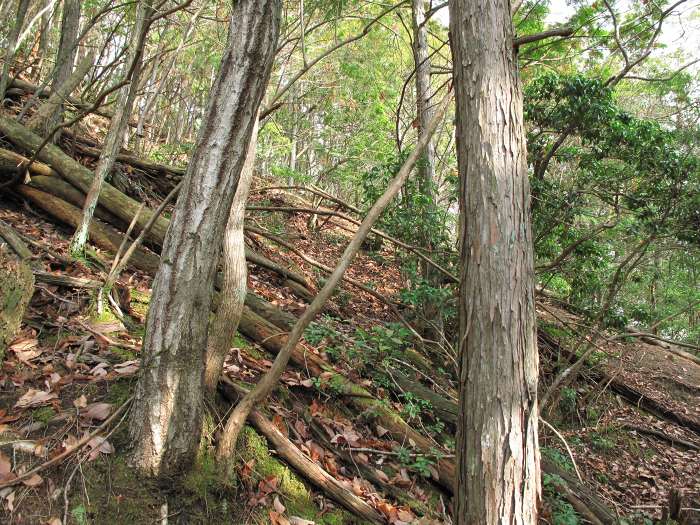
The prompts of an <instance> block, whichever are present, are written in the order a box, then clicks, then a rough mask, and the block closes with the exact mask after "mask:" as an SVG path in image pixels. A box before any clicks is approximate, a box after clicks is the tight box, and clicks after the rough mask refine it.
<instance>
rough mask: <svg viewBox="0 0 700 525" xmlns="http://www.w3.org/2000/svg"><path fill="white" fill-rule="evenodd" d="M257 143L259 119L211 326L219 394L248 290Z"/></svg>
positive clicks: (211, 385)
mask: <svg viewBox="0 0 700 525" xmlns="http://www.w3.org/2000/svg"><path fill="white" fill-rule="evenodd" d="M257 143H258V123H257V119H256V121H255V123H254V125H253V133H252V135H251V136H250V142H249V144H248V152H247V153H246V159H245V163H244V164H243V169H242V170H241V178H240V180H239V181H238V188H237V189H236V194H235V195H234V197H233V203H232V204H231V212H230V213H229V216H228V223H227V224H226V231H225V232H224V244H223V250H222V255H223V256H222V263H223V264H222V272H221V273H222V286H221V302H220V303H219V307H218V308H217V310H216V316H215V317H214V319H213V321H212V322H211V325H210V327H209V345H208V348H207V361H206V365H205V370H204V385H205V388H206V389H207V392H208V393H210V394H212V393H214V392H215V391H216V385H217V384H218V382H219V377H220V376H221V371H222V370H223V367H224V360H225V359H226V354H227V353H228V351H229V349H230V348H231V341H232V340H233V336H234V335H236V331H237V330H238V322H239V321H240V319H241V313H242V312H243V303H244V302H245V297H246V292H247V289H248V286H247V284H248V283H247V280H248V267H247V265H246V262H245V239H244V237H243V221H244V219H245V204H246V201H247V200H248V192H249V191H250V185H251V183H252V182H253V167H254V164H255V147H256V145H257Z"/></svg>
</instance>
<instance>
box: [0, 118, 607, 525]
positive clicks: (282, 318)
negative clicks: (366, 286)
mask: <svg viewBox="0 0 700 525" xmlns="http://www.w3.org/2000/svg"><path fill="white" fill-rule="evenodd" d="M0 136H4V138H5V140H6V141H9V142H11V143H12V144H14V146H15V148H16V149H17V150H19V151H21V152H22V153H24V154H25V155H26V157H23V156H22V155H19V154H18V153H15V152H12V151H8V150H0V159H4V160H2V161H0V169H1V168H2V166H7V165H8V164H9V165H12V163H14V166H16V167H17V166H19V167H20V168H22V167H24V168H25V170H26V168H27V160H28V159H27V157H31V156H33V155H35V154H36V150H37V148H38V147H39V146H40V145H41V143H42V142H43V140H42V138H41V137H39V136H38V135H36V134H34V133H32V132H31V131H29V130H28V129H27V128H25V127H24V126H22V125H21V124H19V123H17V122H15V121H14V120H12V119H10V118H8V117H7V116H4V115H0ZM36 157H37V162H33V163H32V164H31V165H30V166H28V172H29V175H30V176H29V177H28V178H24V177H22V178H21V180H20V181H17V182H16V184H14V185H13V186H12V188H11V189H12V191H14V192H15V193H16V194H17V195H19V196H22V197H24V198H26V199H27V200H28V201H30V202H31V203H32V204H33V205H35V206H37V207H39V208H41V209H43V210H44V211H45V212H47V213H48V214H50V215H52V216H53V217H55V218H56V219H58V220H59V221H61V222H64V223H66V224H69V225H71V226H76V225H77V224H78V221H79V220H80V214H81V206H82V203H83V200H84V196H85V193H86V192H87V191H88V189H89V187H90V185H91V183H92V178H93V173H92V171H90V170H89V169H88V168H86V167H84V166H82V165H81V164H79V163H78V162H77V161H75V160H74V159H73V158H71V157H70V156H69V155H67V154H66V153H64V152H63V151H62V150H61V149H60V148H58V147H56V146H54V145H51V144H47V145H45V146H44V147H43V148H42V149H41V151H39V153H38V154H36ZM22 181H27V182H26V183H23V182H22ZM139 208H140V203H139V202H137V201H135V200H134V199H132V198H130V197H128V196H127V195H125V194H124V193H122V192H120V191H119V190H117V189H116V188H114V187H113V186H111V185H109V184H105V185H104V186H103V190H102V192H101V194H100V198H99V205H98V208H97V212H96V217H97V218H98V219H99V221H98V220H95V221H93V223H92V225H91V228H90V238H91V240H92V242H93V243H95V244H96V245H97V246H99V247H101V248H103V249H105V250H108V251H111V252H113V253H114V252H116V250H117V249H118V247H119V246H120V244H121V241H122V233H121V231H124V230H125V228H126V227H127V225H128V224H129V223H130V222H131V221H132V219H133V218H134V216H136V214H137V210H138V209H139ZM151 214H152V212H151V211H148V210H144V211H142V212H141V213H140V215H139V217H138V219H137V228H142V227H143V226H144V225H145V224H146V223H147V222H148V221H149V219H150V217H151ZM168 222H169V221H168V219H167V218H164V217H160V218H158V219H157V220H156V221H155V224H154V225H153V227H152V228H151V230H150V232H149V233H148V235H147V240H148V243H149V248H150V249H146V248H144V249H139V250H138V251H137V252H138V253H136V254H134V256H133V257H132V258H131V260H130V264H131V266H132V267H135V268H137V269H139V270H142V271H144V272H148V273H153V272H155V271H156V269H157V267H158V262H159V258H158V255H157V251H158V250H159V249H160V247H161V246H162V243H163V240H164V237H165V232H166V230H167V227H168ZM246 258H247V259H248V261H249V262H251V263H253V264H257V265H261V266H263V267H265V268H267V269H270V270H272V271H275V272H277V273H280V274H281V275H283V276H284V277H285V278H287V279H290V280H292V281H293V282H296V283H297V284H299V285H301V286H304V287H305V288H307V289H311V288H312V286H311V285H310V284H309V283H308V282H307V281H306V279H305V278H304V277H303V276H301V275H299V274H298V273H295V272H293V271H290V270H288V269H286V268H284V267H282V266H280V265H278V264H276V263H274V262H273V261H270V260H269V259H267V258H265V257H263V256H260V255H259V254H256V253H254V252H252V251H248V252H247V253H246ZM36 277H37V279H42V275H41V273H40V272H38V273H37V274H36ZM65 284H66V285H69V286H77V285H80V283H76V282H72V283H65ZM295 321H296V319H295V318H294V317H293V316H292V315H290V314H288V313H285V312H283V311H281V310H279V309H278V308H277V307H275V306H274V305H272V304H270V303H268V302H267V301H265V300H264V299H262V298H260V297H257V296H255V295H253V294H250V293H249V294H248V295H247V297H246V302H245V308H244V311H243V315H242V319H241V322H240V325H239V330H240V332H241V333H242V334H244V335H245V336H246V337H248V338H250V339H252V340H253V341H255V342H257V343H258V344H260V345H261V346H262V347H263V348H265V349H266V350H267V351H269V352H270V353H273V354H275V353H277V352H278V351H279V350H280V349H281V348H282V346H283V345H284V341H285V339H286V333H287V332H288V331H289V329H290V326H291V325H292V324H293V323H294V322H295ZM292 363H293V364H294V365H295V366H297V367H298V368H299V369H300V370H302V371H303V372H304V373H306V374H309V375H310V376H312V377H318V376H320V375H321V374H323V375H324V378H328V377H329V376H332V378H333V379H332V382H333V384H334V385H336V387H337V388H338V389H340V391H341V392H342V393H344V394H345V395H344V396H342V398H343V399H345V400H346V402H347V403H348V405H349V406H350V408H351V409H353V410H355V411H358V412H360V413H362V414H364V415H365V416H367V417H372V418H376V419H377V421H379V422H380V423H381V426H382V427H384V428H386V429H387V431H388V434H389V435H390V436H391V437H392V438H394V439H396V440H397V441H399V442H408V443H411V444H412V445H413V447H414V448H415V449H416V451H417V452H419V453H423V454H427V455H431V456H433V455H434V449H435V442H434V441H431V440H430V439H428V438H427V437H426V436H424V435H423V434H421V433H420V432H418V431H417V430H416V429H415V428H414V427H412V426H410V425H408V424H407V423H406V422H405V421H404V419H403V418H402V417H401V416H400V415H399V414H398V413H397V412H395V411H394V410H392V408H391V407H390V406H389V405H388V404H386V403H383V402H381V401H380V400H379V399H377V398H376V397H375V396H374V395H373V394H372V393H371V392H370V391H369V390H367V389H366V388H365V387H363V386H361V385H359V384H357V383H354V382H353V381H351V380H350V379H348V378H347V377H345V376H343V375H342V374H341V373H339V372H338V371H337V370H336V369H334V368H333V367H332V366H331V365H330V364H329V363H327V362H326V361H325V360H324V359H322V358H321V357H320V356H319V355H317V354H315V353H312V352H309V351H308V350H307V349H306V348H305V347H304V346H302V345H299V346H297V348H296V349H295V350H294V353H293V355H292ZM226 383H227V386H226V388H227V389H228V391H229V392H230V391H231V389H232V386H231V384H230V382H226ZM233 390H234V391H235V388H234V389H233ZM441 406H442V410H443V411H444V412H445V413H448V414H449V413H451V414H452V417H454V418H456V414H457V410H456V407H455V406H454V402H452V401H449V400H443V402H442V403H441ZM264 419H265V418H264V417H262V416H260V414H257V415H256V414H255V413H254V414H253V415H251V422H252V423H253V424H254V425H255V426H256V427H257V428H258V430H259V431H260V432H261V433H262V434H264V435H265V436H266V437H267V438H268V439H269V440H270V442H271V443H272V444H273V446H275V447H276V448H278V450H279V449H286V452H284V454H286V455H284V454H283V451H281V450H280V453H281V454H282V455H283V457H285V459H286V460H287V461H288V462H289V463H290V464H291V465H292V466H293V467H294V468H296V469H297V470H299V471H300V474H301V475H303V476H305V477H306V478H307V479H308V480H309V481H310V482H312V483H314V484H316V485H317V486H319V487H320V488H321V489H322V490H325V491H326V492H327V493H328V494H329V496H331V497H333V498H334V499H336V500H337V501H339V502H340V503H341V504H342V505H344V506H345V507H347V508H348V509H349V510H351V511H352V512H355V513H357V514H360V515H362V516H363V517H364V518H365V519H368V520H370V521H372V522H381V521H382V518H381V517H380V516H379V515H378V514H377V513H376V512H375V511H374V510H373V509H371V508H368V507H366V506H365V505H366V504H365V505H362V504H361V503H358V502H357V498H356V497H355V499H352V498H349V495H348V494H346V493H347V492H349V491H348V490H347V489H344V488H343V487H342V486H337V485H334V484H333V482H332V481H330V479H329V478H331V479H332V477H331V476H330V475H328V474H327V473H323V474H319V470H321V469H320V467H318V466H317V465H316V466H312V464H311V462H309V461H305V460H303V454H302V453H301V452H300V451H299V450H298V449H297V448H296V447H295V446H294V445H293V444H291V442H287V441H284V442H283V441H281V440H280V437H279V436H277V435H276V434H274V432H273V431H274V425H266V424H265V422H264ZM292 456H295V458H292ZM300 457H301V458H302V459H300ZM314 465H315V464H314ZM542 469H543V471H544V472H546V473H549V474H553V475H556V479H557V483H556V484H555V489H556V490H557V491H559V493H560V494H561V495H562V496H563V497H564V498H565V499H567V500H568V501H569V502H570V503H571V504H572V505H573V506H574V508H576V509H577V510H578V511H579V512H580V513H581V514H582V515H584V516H586V519H588V520H589V521H590V522H592V523H596V524H608V523H610V524H612V523H614V522H615V520H616V515H615V513H614V512H612V511H611V510H610V509H609V508H608V507H607V506H606V505H605V503H603V502H602V501H601V500H600V499H599V498H598V497H597V496H596V495H595V494H594V493H593V492H591V491H590V490H589V489H588V488H586V487H585V486H584V485H583V484H582V483H580V482H578V481H577V480H576V479H574V478H572V477H571V476H569V475H568V474H567V473H566V472H564V471H562V470H561V469H560V468H558V467H557V466H556V465H554V464H551V463H549V462H547V461H543V463H542ZM455 473H456V466H455V461H454V459H452V458H450V457H442V458H440V459H438V460H437V462H436V475H435V479H434V481H435V483H436V484H437V485H438V486H439V487H440V488H441V489H442V490H443V491H444V492H445V493H446V494H448V495H451V494H452V493H453V487H454V485H455V479H456V478H455ZM371 481H372V482H373V483H374V484H375V485H377V486H378V488H379V489H380V490H384V491H386V492H387V493H389V494H391V493H392V488H391V486H390V485H389V484H387V483H384V482H383V481H382V480H381V479H380V478H379V477H376V476H375V477H374V479H372V480H371ZM331 486H332V487H333V488H331ZM341 489H342V490H341ZM343 491H345V492H343ZM350 495H352V494H351V493H350ZM360 501H361V500H360Z"/></svg>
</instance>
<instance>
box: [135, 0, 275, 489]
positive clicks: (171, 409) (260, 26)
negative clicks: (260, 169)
mask: <svg viewBox="0 0 700 525" xmlns="http://www.w3.org/2000/svg"><path fill="white" fill-rule="evenodd" d="M280 13H281V2H280V0H241V1H239V2H236V3H235V4H234V7H233V12H232V14H231V27H230V30H229V43H228V46H227V48H226V50H225V52H224V55H223V58H222V60H221V65H220V69H219V74H218V77H217V79H216V82H215V83H214V86H213V87H212V91H211V94H210V100H209V104H208V107H207V111H206V115H205V118H204V121H203V122H204V123H203V126H202V129H201V130H200V133H199V137H198V140H197V146H196V148H195V151H194V154H193V156H192V159H191V160H190V162H189V165H188V168H187V173H186V175H185V179H184V185H183V187H182V190H181V193H180V197H179V199H178V202H177V206H176V207H175V213H174V216H173V219H172V221H171V223H170V227H169V228H168V233H167V235H166V238H165V244H164V246H163V251H162V255H161V266H160V269H159V270H158V274H157V275H156V278H155V280H154V283H153V300H152V302H151V306H150V309H149V312H148V322H147V326H146V334H145V337H144V345H143V358H142V365H141V375H140V376H139V381H138V384H137V387H136V395H135V399H134V408H133V411H132V414H131V420H130V434H131V437H132V441H133V443H134V452H133V463H134V465H135V466H136V468H137V469H138V470H140V471H141V472H142V473H144V474H147V475H154V476H160V477H164V476H168V475H171V474H175V473H177V472H180V471H181V470H182V469H183V468H184V467H186V466H188V465H189V464H190V463H191V462H192V461H193V459H194V457H195V453H196V450H197V445H198V443H199V436H200V433H201V419H202V400H203V386H204V381H203V379H204V357H205V356H204V354H205V349H206V347H207V328H208V320H209V310H210V307H211V301H212V292H213V286H214V275H215V272H216V263H217V260H218V255H219V253H220V251H221V241H222V239H223V234H224V228H225V225H226V219H227V216H228V213H229V211H230V209H231V203H232V201H233V196H234V193H235V191H236V188H237V186H238V180H239V176H240V173H241V170H242V168H243V164H244V162H245V158H246V150H247V148H248V141H249V140H250V137H251V134H252V132H253V127H254V124H255V121H256V115H257V111H258V108H259V106H260V101H261V99H262V96H263V92H264V90H265V86H266V85H267V81H268V79H269V76H270V70H271V68H272V59H273V56H274V53H275V49H276V47H277V37H278V34H279V25H280Z"/></svg>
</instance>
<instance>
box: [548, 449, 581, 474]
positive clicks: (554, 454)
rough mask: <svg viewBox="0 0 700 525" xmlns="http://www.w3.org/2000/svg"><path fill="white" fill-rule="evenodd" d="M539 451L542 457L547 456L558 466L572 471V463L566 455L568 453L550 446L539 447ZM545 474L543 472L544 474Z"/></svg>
mask: <svg viewBox="0 0 700 525" xmlns="http://www.w3.org/2000/svg"><path fill="white" fill-rule="evenodd" d="M540 453H541V454H542V457H545V458H547V459H548V460H550V461H551V462H552V463H554V464H555V465H557V466H558V467H560V468H562V469H564V470H566V471H568V472H573V471H574V465H573V463H571V458H570V457H569V456H568V454H565V453H564V452H562V451H561V450H559V449H556V448H551V447H540ZM546 475H547V474H545V476H546Z"/></svg>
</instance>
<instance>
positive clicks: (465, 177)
mask: <svg viewBox="0 0 700 525" xmlns="http://www.w3.org/2000/svg"><path fill="white" fill-rule="evenodd" d="M450 33H451V45H452V54H453V57H454V72H455V89H456V96H457V123H456V129H457V160H458V165H459V175H460V191H459V199H460V215H461V217H462V231H461V240H462V243H461V253H462V255H461V257H462V271H461V276H460V277H461V279H460V291H459V306H460V308H459V312H460V323H459V341H460V349H459V365H460V395H459V421H458V431H457V444H456V450H457V466H458V470H459V475H458V477H457V494H456V504H455V513H454V515H455V518H456V523H457V524H458V525H461V524H469V525H476V524H484V525H486V524H489V525H490V524H493V523H518V524H520V523H522V524H535V523H536V522H537V505H538V499H539V477H540V476H539V468H540V467H539V450H538V445H537V412H538V411H537V367H538V362H537V359H538V358H537V343H536V337H535V315H534V289H533V256H532V235H531V229H530V217H529V205H530V197H529V195H530V189H529V185H528V179H527V168H526V157H525V135H524V131H523V116H522V93H521V89H520V80H519V76H518V72H517V64H516V56H515V53H514V51H513V28H512V22H511V17H510V5H509V2H508V1H507V0H451V3H450Z"/></svg>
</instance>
